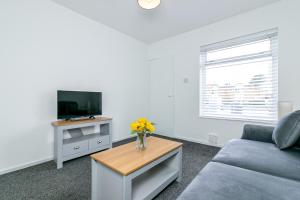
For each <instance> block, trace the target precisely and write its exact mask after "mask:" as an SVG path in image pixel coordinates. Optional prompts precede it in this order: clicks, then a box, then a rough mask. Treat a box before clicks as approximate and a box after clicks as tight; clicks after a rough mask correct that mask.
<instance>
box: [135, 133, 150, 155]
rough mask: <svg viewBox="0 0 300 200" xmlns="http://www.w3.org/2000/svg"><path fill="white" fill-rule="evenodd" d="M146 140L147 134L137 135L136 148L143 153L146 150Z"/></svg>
mask: <svg viewBox="0 0 300 200" xmlns="http://www.w3.org/2000/svg"><path fill="white" fill-rule="evenodd" d="M146 140H147V136H146V133H137V138H136V146H137V149H138V150H140V151H143V150H145V149H146Z"/></svg>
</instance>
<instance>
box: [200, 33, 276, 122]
mask: <svg viewBox="0 0 300 200" xmlns="http://www.w3.org/2000/svg"><path fill="white" fill-rule="evenodd" d="M264 39H271V51H272V59H273V70H274V71H273V72H274V77H275V79H276V80H273V81H275V82H276V83H273V84H276V86H275V87H274V89H273V93H274V95H275V101H276V102H278V81H279V80H278V29H277V28H274V29H270V30H267V31H262V32H259V33H255V34H250V35H246V36H242V37H238V38H234V39H230V40H226V41H222V42H217V43H214V44H209V45H205V46H201V47H200V70H199V71H200V74H199V77H200V79H199V80H200V83H199V86H200V87H199V90H200V92H199V94H200V95H199V117H200V118H211V119H225V120H237V121H246V122H247V121H250V122H261V123H270V124H274V123H276V122H277V120H278V107H277V105H276V107H275V108H274V109H275V110H276V118H274V119H272V120H267V119H255V118H244V117H240V118H238V117H229V116H225V117H223V116H215V115H211V116H210V115H206V114H203V112H202V103H203V96H204V95H202V91H203V87H204V85H203V83H204V81H203V80H204V78H205V77H204V76H203V70H205V66H206V65H205V64H206V53H207V52H208V51H214V50H218V49H223V48H230V47H232V46H237V45H242V44H246V43H251V42H255V41H259V40H264ZM257 56H260V55H257ZM261 56H262V57H263V56H265V55H263V54H262V55H261ZM240 59H241V60H247V56H241V57H240ZM234 60H236V58H234Z"/></svg>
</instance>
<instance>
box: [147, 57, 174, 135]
mask: <svg viewBox="0 0 300 200" xmlns="http://www.w3.org/2000/svg"><path fill="white" fill-rule="evenodd" d="M149 62H150V120H151V121H152V122H154V123H155V124H156V125H155V127H156V133H157V134H160V135H165V136H173V134H174V70H173V60H172V58H169V57H168V58H160V59H154V60H151V61H149Z"/></svg>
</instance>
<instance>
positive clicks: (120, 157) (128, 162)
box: [91, 137, 182, 176]
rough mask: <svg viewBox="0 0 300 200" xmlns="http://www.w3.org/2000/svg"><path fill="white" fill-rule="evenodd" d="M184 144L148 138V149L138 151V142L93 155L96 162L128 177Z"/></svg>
mask: <svg viewBox="0 0 300 200" xmlns="http://www.w3.org/2000/svg"><path fill="white" fill-rule="evenodd" d="M181 146H182V143H180V142H175V141H171V140H166V139H162V138H158V137H148V138H147V147H146V149H145V150H143V151H138V150H137V147H136V142H130V143H128V144H124V145H121V146H119V147H115V148H112V149H109V150H106V151H102V152H99V153H96V154H93V155H91V158H92V159H94V160H95V161H97V162H99V163H101V164H103V165H105V166H107V167H109V168H111V169H113V170H114V171H116V172H118V173H120V174H122V175H124V176H127V175H129V174H131V173H132V172H134V171H136V170H138V169H140V168H142V167H143V166H145V165H147V164H149V163H150V162H152V161H154V160H156V159H158V158H160V157H162V156H164V155H166V154H167V153H169V152H171V151H173V150H175V149H177V148H179V147H181Z"/></svg>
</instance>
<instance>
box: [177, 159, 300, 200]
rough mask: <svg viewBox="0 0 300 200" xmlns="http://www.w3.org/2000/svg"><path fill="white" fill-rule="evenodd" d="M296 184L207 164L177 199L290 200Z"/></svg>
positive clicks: (296, 195)
mask: <svg viewBox="0 0 300 200" xmlns="http://www.w3.org/2000/svg"><path fill="white" fill-rule="evenodd" d="M299 188H300V182H297V181H294V180H290V179H285V178H280V177H276V176H272V175H268V174H263V173H259V172H255V171H251V170H247V169H242V168H239V167H234V166H230V165H226V164H222V163H215V162H210V163H209V164H208V165H207V166H206V167H205V168H204V169H203V170H202V171H201V172H200V173H199V174H198V175H197V176H196V177H195V178H194V180H193V181H192V182H191V183H190V184H189V186H188V187H187V188H186V189H185V190H184V191H183V193H182V194H181V195H180V196H179V197H178V199H177V200H229V199H238V200H258V199H261V200H274V199H276V200H291V199H299V197H300V190H299Z"/></svg>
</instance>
